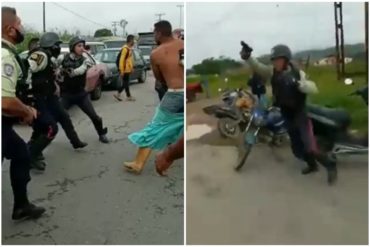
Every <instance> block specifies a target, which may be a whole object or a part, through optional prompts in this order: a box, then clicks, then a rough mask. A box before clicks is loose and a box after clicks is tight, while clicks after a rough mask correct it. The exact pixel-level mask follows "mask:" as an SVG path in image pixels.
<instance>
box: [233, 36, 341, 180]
mask: <svg viewBox="0 0 370 247" xmlns="http://www.w3.org/2000/svg"><path fill="white" fill-rule="evenodd" d="M242 46H243V48H242V50H241V52H240V55H241V57H242V59H244V60H246V61H247V63H248V64H249V65H250V67H251V68H252V69H253V70H254V71H255V72H257V73H258V74H260V75H261V76H264V77H265V78H269V79H270V80H271V86H272V93H273V96H274V101H275V102H274V105H276V106H278V107H280V109H281V113H282V115H283V117H284V119H285V121H286V124H287V128H288V134H289V137H290V141H291V147H292V151H293V154H294V155H295V156H296V157H297V158H299V159H301V160H304V161H305V162H306V163H307V167H306V168H305V169H303V170H302V174H309V173H312V172H316V171H317V170H318V166H317V163H316V161H318V162H319V163H321V164H322V165H323V166H324V167H325V168H326V170H327V180H328V183H329V184H333V183H334V182H335V181H336V179H337V168H336V162H335V161H333V160H331V159H330V158H329V157H328V155H327V154H326V153H321V152H320V151H319V150H317V148H316V140H315V137H314V135H313V129H312V124H311V121H310V119H309V118H308V116H307V112H306V97H307V96H306V95H307V94H308V93H315V92H317V88H316V85H315V84H314V83H313V82H310V81H308V80H306V78H305V73H304V72H303V71H301V70H299V69H298V68H296V67H295V66H294V65H293V64H292V63H291V59H292V52H291V51H290V49H289V47H287V46H286V45H276V46H275V47H273V48H272V51H271V61H272V64H273V66H267V65H264V64H261V63H259V62H258V61H257V60H256V59H254V58H253V57H251V53H252V48H251V47H249V46H248V45H247V44H245V43H243V42H242Z"/></svg>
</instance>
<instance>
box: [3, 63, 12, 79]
mask: <svg viewBox="0 0 370 247" xmlns="http://www.w3.org/2000/svg"><path fill="white" fill-rule="evenodd" d="M4 73H5V75H6V76H12V75H13V73H14V66H13V65H11V64H9V63H6V64H4Z"/></svg>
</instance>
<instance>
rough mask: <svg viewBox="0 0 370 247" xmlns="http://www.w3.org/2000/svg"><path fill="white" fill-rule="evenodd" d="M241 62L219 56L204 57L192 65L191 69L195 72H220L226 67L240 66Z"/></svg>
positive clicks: (205, 73)
mask: <svg viewBox="0 0 370 247" xmlns="http://www.w3.org/2000/svg"><path fill="white" fill-rule="evenodd" d="M241 66H242V64H241V63H240V62H237V61H235V60H233V59H231V58H226V57H219V58H207V59H204V60H203V61H202V62H201V63H200V64H196V65H194V66H193V68H192V69H193V70H194V71H195V73H197V74H202V75H207V74H222V73H224V72H225V71H226V70H228V69H235V68H240V67H241Z"/></svg>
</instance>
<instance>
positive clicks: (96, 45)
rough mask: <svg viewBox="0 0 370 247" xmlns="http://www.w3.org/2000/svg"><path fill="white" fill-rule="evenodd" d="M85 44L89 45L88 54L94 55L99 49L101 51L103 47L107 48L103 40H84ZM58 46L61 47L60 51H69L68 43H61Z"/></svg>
mask: <svg viewBox="0 0 370 247" xmlns="http://www.w3.org/2000/svg"><path fill="white" fill-rule="evenodd" d="M85 45H88V46H90V54H92V55H95V54H96V53H98V52H99V51H102V50H104V49H105V48H107V47H106V45H105V44H104V43H103V42H96V41H86V42H85ZM60 47H61V48H62V53H67V52H69V43H62V44H61V45H60Z"/></svg>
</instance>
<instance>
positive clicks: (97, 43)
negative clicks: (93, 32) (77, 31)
mask: <svg viewBox="0 0 370 247" xmlns="http://www.w3.org/2000/svg"><path fill="white" fill-rule="evenodd" d="M86 45H104V42H97V41H86Z"/></svg>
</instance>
